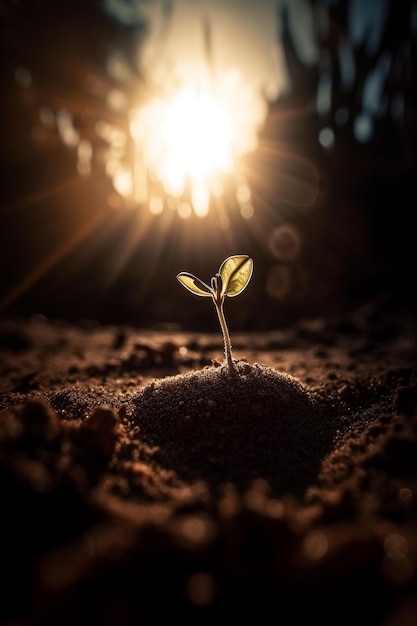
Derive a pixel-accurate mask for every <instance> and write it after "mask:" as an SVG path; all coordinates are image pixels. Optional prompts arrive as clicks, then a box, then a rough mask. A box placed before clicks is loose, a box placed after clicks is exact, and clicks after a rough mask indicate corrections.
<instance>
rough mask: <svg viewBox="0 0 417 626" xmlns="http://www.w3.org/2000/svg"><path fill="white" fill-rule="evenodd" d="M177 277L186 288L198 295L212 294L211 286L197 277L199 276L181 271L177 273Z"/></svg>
mask: <svg viewBox="0 0 417 626" xmlns="http://www.w3.org/2000/svg"><path fill="white" fill-rule="evenodd" d="M177 278H178V280H179V281H180V283H181V284H182V285H183V286H184V287H185V288H186V289H188V290H189V291H191V293H194V294H195V295H196V296H212V290H211V289H210V287H209V286H208V285H206V283H203V281H202V280H200V279H199V278H197V276H194V275H193V274H189V273H188V272H180V273H179V274H177Z"/></svg>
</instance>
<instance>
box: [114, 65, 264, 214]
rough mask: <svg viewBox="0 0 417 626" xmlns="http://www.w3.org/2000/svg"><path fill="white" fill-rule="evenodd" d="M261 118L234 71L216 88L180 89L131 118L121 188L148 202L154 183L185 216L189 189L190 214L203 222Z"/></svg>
mask: <svg viewBox="0 0 417 626" xmlns="http://www.w3.org/2000/svg"><path fill="white" fill-rule="evenodd" d="M265 114H266V111H265V103H264V101H263V99H262V98H261V97H259V96H255V94H253V93H252V91H251V90H250V89H249V88H248V87H245V86H244V85H243V84H242V81H241V78H240V76H239V75H238V74H237V73H235V72H230V73H229V74H228V75H226V76H225V77H224V79H223V80H222V81H220V82H218V83H217V84H216V85H211V84H210V83H209V81H206V83H205V84H198V85H196V84H195V83H188V84H187V83H184V84H181V86H180V87H177V88H176V89H175V90H172V91H171V92H170V94H169V95H168V96H167V97H158V98H155V99H153V100H151V101H149V102H148V103H147V104H146V105H145V106H143V107H141V108H139V109H137V110H136V111H135V112H134V113H133V114H132V116H131V123H130V132H131V135H132V138H133V141H134V150H135V167H134V169H133V172H134V174H133V176H132V175H131V176H132V181H131V184H130V185H129V184H126V181H125V188H126V189H131V190H132V191H133V194H134V196H135V198H136V199H137V200H139V201H143V200H144V199H145V198H146V199H147V200H148V201H149V199H150V198H151V197H152V182H153V181H155V180H156V181H158V182H159V183H160V184H161V185H162V188H163V191H164V193H165V194H166V195H167V196H168V197H172V198H175V199H177V200H178V201H179V202H182V204H181V207H182V211H183V214H184V215H185V214H186V213H184V199H185V194H186V191H187V189H188V190H189V196H190V201H191V205H192V208H193V209H194V212H195V213H196V215H198V216H200V217H204V216H205V215H207V213H208V211H209V206H210V198H211V197H212V196H219V195H221V193H222V190H223V183H222V181H223V177H224V176H225V175H230V174H232V175H233V176H235V175H236V173H237V166H238V160H239V158H240V157H241V156H242V155H244V154H246V153H248V152H250V151H252V150H254V149H255V147H256V145H257V133H258V130H259V126H260V124H261V123H262V122H263V120H264V117H265ZM119 176H120V172H119ZM119 189H120V185H119ZM239 189H240V196H241V195H242V193H241V191H242V190H241V186H240V188H239ZM237 191H238V190H237ZM240 196H239V194H238V193H237V201H238V202H239V198H240ZM249 201H250V198H249V199H248V198H247V199H246V204H248V202H249ZM180 214H181V211H180Z"/></svg>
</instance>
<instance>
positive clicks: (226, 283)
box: [219, 254, 253, 298]
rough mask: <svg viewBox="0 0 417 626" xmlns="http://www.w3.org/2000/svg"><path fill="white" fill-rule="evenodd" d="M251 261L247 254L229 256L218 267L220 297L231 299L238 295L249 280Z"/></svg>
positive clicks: (251, 270) (251, 269)
mask: <svg viewBox="0 0 417 626" xmlns="http://www.w3.org/2000/svg"><path fill="white" fill-rule="evenodd" d="M252 272H253V260H252V259H251V257H250V256H248V255H247V254H236V255H233V256H229V257H228V258H227V259H226V260H225V261H223V263H222V264H221V266H220V269H219V274H220V276H221V277H222V282H223V287H222V296H229V297H230V298H233V297H234V296H237V295H239V294H240V293H241V292H242V291H243V290H244V288H245V287H246V285H247V284H248V282H249V281H250V279H251V276H252Z"/></svg>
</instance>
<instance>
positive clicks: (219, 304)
mask: <svg viewBox="0 0 417 626" xmlns="http://www.w3.org/2000/svg"><path fill="white" fill-rule="evenodd" d="M252 271H253V260H252V259H251V258H250V257H249V256H248V255H247V254H236V255H234V256H229V257H228V258H227V259H226V260H225V261H223V263H222V264H221V265H220V268H219V271H218V272H217V274H215V275H214V276H213V277H212V279H211V286H209V285H207V284H206V283H204V282H203V281H202V280H200V279H199V278H197V277H196V276H194V275H193V274H189V273H188V272H180V273H179V274H177V278H178V280H179V281H180V283H181V284H182V285H183V286H184V287H185V288H186V289H188V290H189V291H191V292H192V293H194V294H195V295H196V296H203V297H210V296H211V297H212V298H213V302H214V304H215V306H216V311H217V315H218V318H219V321H220V326H221V329H222V333H223V340H224V354H225V357H226V363H227V367H228V369H229V372H234V371H236V366H235V364H234V362H233V359H232V345H231V343H230V336H229V331H228V329H227V324H226V320H225V317H224V313H223V302H224V298H225V296H229V297H230V298H234V296H238V295H239V294H240V293H242V291H243V290H244V289H245V287H246V285H247V284H248V282H249V281H250V279H251V276H252Z"/></svg>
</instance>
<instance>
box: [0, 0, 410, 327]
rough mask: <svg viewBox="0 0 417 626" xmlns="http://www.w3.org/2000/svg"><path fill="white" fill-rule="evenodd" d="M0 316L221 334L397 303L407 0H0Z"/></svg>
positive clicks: (406, 286)
mask: <svg viewBox="0 0 417 626" xmlns="http://www.w3.org/2000/svg"><path fill="white" fill-rule="evenodd" d="M0 24H1V78H0V80H1V84H0V88H1V98H0V107H1V118H0V119H1V128H2V132H1V141H0V155H1V180H2V183H1V194H0V264H1V281H0V315H2V316H7V317H8V316H12V317H13V316H24V317H29V318H30V317H31V316H33V315H39V314H40V315H44V316H46V317H48V318H54V319H56V318H59V319H65V320H68V321H80V320H96V321H98V322H101V323H117V324H119V323H120V324H133V325H135V326H139V327H153V328H155V327H170V325H177V326H178V327H181V328H184V329H187V330H202V331H210V330H218V321H217V318H216V315H215V312H214V308H213V306H212V304H211V303H209V302H208V301H206V300H205V299H204V298H197V297H194V296H193V295H192V294H190V293H189V292H187V291H186V290H184V289H183V288H182V287H181V285H180V284H179V282H178V281H177V280H176V274H177V273H178V272H180V271H188V272H191V273H193V274H195V275H197V276H198V277H199V278H201V279H202V280H204V281H206V282H209V281H210V277H211V276H212V275H213V274H215V272H216V271H217V270H218V267H219V265H220V264H221V262H222V261H223V260H224V259H225V258H226V257H227V256H229V255H232V254H249V255H250V256H252V257H253V259H254V274H253V278H252V281H251V283H250V284H249V286H248V287H247V289H246V290H245V291H244V292H243V293H242V294H241V295H240V296H239V297H238V298H236V299H231V300H229V301H228V302H226V304H225V311H226V317H227V319H228V321H229V325H230V329H231V331H232V332H233V331H236V330H241V331H244V330H258V329H259V330H266V329H275V328H280V327H284V326H287V325H290V324H292V323H293V322H294V321H295V320H297V319H302V318H315V317H319V316H327V315H339V314H341V313H342V314H343V313H347V312H350V311H355V310H358V309H361V308H363V307H371V308H372V307H374V308H379V309H381V310H387V311H394V312H395V311H411V310H412V307H413V302H414V292H415V275H414V272H415V263H416V252H415V250H416V244H415V226H414V213H415V211H416V208H417V202H416V174H417V168H416V130H417V129H416V105H417V102H416V100H417V88H416V87H417V85H416V72H415V67H416V43H417V2H416V1H415V0H402V1H401V2H393V1H390V0H345V1H342V0H315V1H308V0H256V2H255V1H254V0H253V1H250V0H240V1H239V0H130V1H129V0H102V1H98V0H97V1H96V2H92V1H90V2H84V1H82V0H72V2H69V3H57V2H55V1H54V0H31V2H25V1H23V0H21V1H19V0H10V1H6V0H0Z"/></svg>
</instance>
